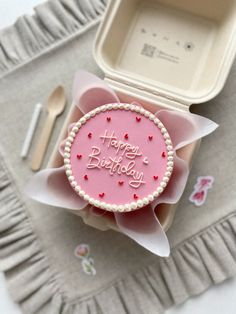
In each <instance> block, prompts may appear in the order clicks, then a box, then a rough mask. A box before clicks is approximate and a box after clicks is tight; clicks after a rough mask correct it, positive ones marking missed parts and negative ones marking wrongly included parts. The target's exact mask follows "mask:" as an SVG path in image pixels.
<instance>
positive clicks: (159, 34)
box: [94, 0, 236, 106]
mask: <svg viewBox="0 0 236 314" xmlns="http://www.w3.org/2000/svg"><path fill="white" fill-rule="evenodd" d="M235 52H236V0H198V1H194V0H160V1H151V0H112V1H110V3H109V5H108V8H107V11H106V14H105V17H104V20H103V22H102V23H101V25H100V28H99V31H98V34H97V37H96V41H95V47H94V56H95V59H96V61H97V63H98V65H99V66H100V67H101V69H102V70H103V71H104V72H105V75H106V78H108V79H109V81H110V82H111V81H114V83H115V84H116V85H117V84H119V85H122V86H129V87H131V88H134V89H137V90H139V92H140V90H141V91H145V92H146V93H150V94H153V95H158V96H161V97H165V98H167V99H174V100H175V101H177V102H179V103H181V104H184V105H185V106H189V105H190V104H192V103H201V102H204V101H207V100H209V99H211V98H213V97H214V96H215V95H216V94H217V93H219V92H220V90H221V88H222V87H223V85H224V83H225V80H226V78H227V75H228V73H229V70H230V67H231V65H232V62H233V60H234V56H235Z"/></svg>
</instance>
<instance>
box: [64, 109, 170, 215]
mask: <svg viewBox="0 0 236 314" xmlns="http://www.w3.org/2000/svg"><path fill="white" fill-rule="evenodd" d="M173 155H174V152H173V147H172V142H171V139H170V136H169V134H168V132H167V130H166V128H165V127H164V125H163V124H162V122H161V121H160V120H159V119H158V118H157V117H156V116H155V115H154V114H152V113H151V112H149V111H147V110H145V109H143V108H142V107H140V106H137V105H133V104H131V105H130V104H108V105H104V106H101V107H98V108H96V109H95V110H93V111H91V112H89V113H87V114H85V115H84V116H83V117H82V118H81V119H80V120H79V121H78V122H76V123H75V124H74V126H73V128H72V130H71V131H70V133H69V136H68V138H67V140H66V144H65V149H64V164H65V171H66V175H67V177H68V180H69V182H70V184H71V186H72V188H73V189H74V191H75V192H76V193H77V194H78V195H79V196H80V197H81V198H83V199H84V200H86V201H87V202H88V203H90V204H92V205H94V206H96V207H98V208H101V209H104V210H108V211H113V212H115V211H118V212H127V211H132V210H136V209H139V208H142V207H144V206H146V205H148V204H149V203H151V202H153V201H154V199H155V198H157V197H159V195H160V194H161V193H162V192H163V191H164V189H165V187H166V186H167V184H168V181H169V179H170V177H171V174H172V171H173V166H174V163H173V159H174V157H173Z"/></svg>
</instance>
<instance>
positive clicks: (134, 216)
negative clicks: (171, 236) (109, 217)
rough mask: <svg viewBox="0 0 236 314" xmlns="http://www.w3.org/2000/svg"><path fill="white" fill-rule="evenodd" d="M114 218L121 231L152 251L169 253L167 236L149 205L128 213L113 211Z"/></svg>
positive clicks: (165, 254)
mask: <svg viewBox="0 0 236 314" xmlns="http://www.w3.org/2000/svg"><path fill="white" fill-rule="evenodd" d="M115 218H116V222H117V225H118V227H119V229H120V230H121V231H122V232H123V233H125V234H126V235H127V236H129V237H130V238H131V239H133V240H135V241H136V242H137V243H139V244H140V245H142V246H143V247H145V248H146V249H148V250H149V251H151V252H152V253H154V254H157V255H159V256H168V255H169V254H170V246H169V242H168V239H167V236H166V234H165V232H164V230H163V229H162V226H161V224H160V222H159V221H158V219H157V218H156V215H155V213H154V211H153V209H152V208H151V207H150V206H146V207H144V208H142V209H139V210H135V211H132V212H129V213H115Z"/></svg>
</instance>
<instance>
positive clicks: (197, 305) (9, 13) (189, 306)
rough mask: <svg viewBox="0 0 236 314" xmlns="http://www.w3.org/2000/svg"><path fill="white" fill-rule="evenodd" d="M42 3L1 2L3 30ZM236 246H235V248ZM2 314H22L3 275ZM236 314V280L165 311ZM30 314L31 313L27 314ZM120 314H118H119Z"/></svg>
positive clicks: (26, 0) (28, 0) (0, 282)
mask: <svg viewBox="0 0 236 314" xmlns="http://www.w3.org/2000/svg"><path fill="white" fill-rule="evenodd" d="M40 2H43V1H42V0H23V1H19V0H0V29H1V28H3V27H6V26H8V25H11V24H12V23H14V21H15V19H16V18H17V17H18V16H20V15H22V14H24V13H28V14H33V9H32V8H33V7H34V6H35V5H37V4H38V3H40ZM235 245H236V244H235ZM0 313H2V314H20V313H21V311H20V309H19V307H18V305H16V304H14V303H13V301H12V300H11V298H10V296H9V293H8V291H7V287H6V282H5V279H4V275H3V274H2V273H0ZM222 313H223V314H236V278H233V279H230V280H227V281H226V282H224V283H222V284H220V285H218V286H214V287H212V288H210V289H209V290H207V291H206V292H205V293H203V294H202V295H200V296H197V297H195V298H192V299H190V300H188V301H187V302H186V303H184V304H183V305H179V306H176V307H173V308H171V309H170V310H168V311H166V314H222ZM28 314H31V313H28ZM92 314H93V313H92ZM117 314H119V313H117Z"/></svg>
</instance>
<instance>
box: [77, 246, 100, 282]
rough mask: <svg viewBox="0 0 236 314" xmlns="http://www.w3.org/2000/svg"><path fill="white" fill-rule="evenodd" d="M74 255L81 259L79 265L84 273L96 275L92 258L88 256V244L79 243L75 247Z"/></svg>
mask: <svg viewBox="0 0 236 314" xmlns="http://www.w3.org/2000/svg"><path fill="white" fill-rule="evenodd" d="M74 253H75V257H77V258H79V259H81V266H82V269H83V272H84V273H85V274H86V275H93V276H94V275H96V273H97V272H96V269H95V266H94V260H93V259H92V258H91V257H90V256H89V253H90V248H89V245H88V244H79V245H78V246H77V247H76V248H75V251H74Z"/></svg>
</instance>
